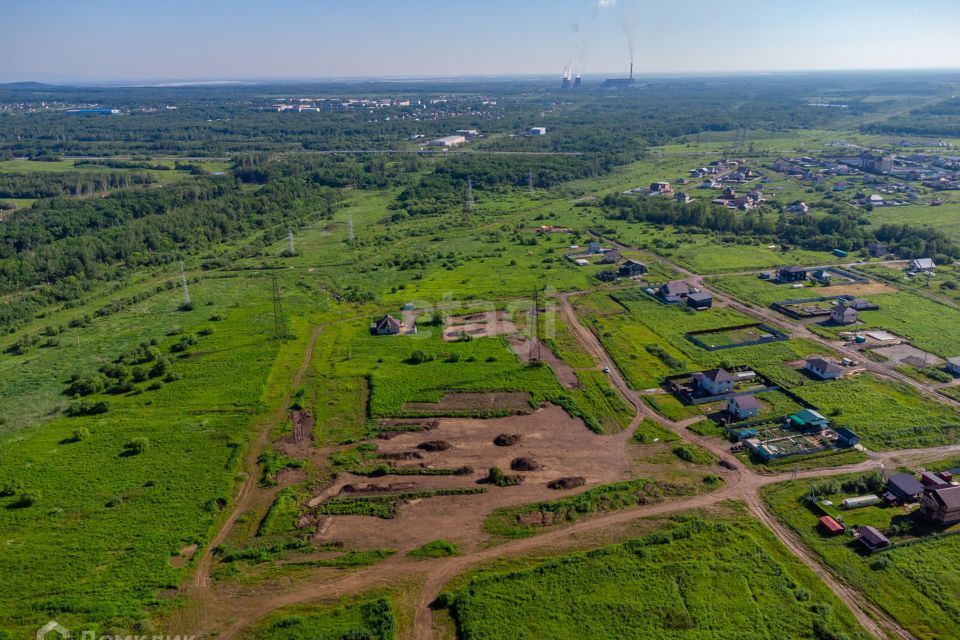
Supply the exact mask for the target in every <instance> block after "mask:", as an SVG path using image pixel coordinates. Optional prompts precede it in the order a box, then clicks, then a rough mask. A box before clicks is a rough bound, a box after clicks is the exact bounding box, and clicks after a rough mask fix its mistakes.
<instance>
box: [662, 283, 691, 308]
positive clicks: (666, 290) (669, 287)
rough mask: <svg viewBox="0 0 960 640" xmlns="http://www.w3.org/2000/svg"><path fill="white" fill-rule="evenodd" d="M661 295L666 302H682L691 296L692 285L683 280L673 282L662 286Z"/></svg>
mask: <svg viewBox="0 0 960 640" xmlns="http://www.w3.org/2000/svg"><path fill="white" fill-rule="evenodd" d="M659 295H660V298H661V299H662V300H663V301H664V302H670V303H674V302H680V301H681V300H683V299H685V298H686V297H687V296H688V295H690V285H688V284H687V283H686V282H684V281H683V280H672V281H670V282H667V283H664V284H662V285H660V291H659Z"/></svg>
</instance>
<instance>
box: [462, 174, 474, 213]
mask: <svg viewBox="0 0 960 640" xmlns="http://www.w3.org/2000/svg"><path fill="white" fill-rule="evenodd" d="M475 206H476V203H475V202H474V201H473V178H472V177H468V178H467V191H466V195H465V196H464V198H463V222H464V223H466V222H467V220H468V219H469V218H470V214H471V213H473V209H474V207H475Z"/></svg>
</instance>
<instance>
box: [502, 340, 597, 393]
mask: <svg viewBox="0 0 960 640" xmlns="http://www.w3.org/2000/svg"><path fill="white" fill-rule="evenodd" d="M538 345H539V349H538V348H537V347H538ZM510 348H511V349H513V352H514V353H515V354H517V357H518V358H520V361H521V362H530V361H531V360H535V359H537V358H538V357H539V358H540V360H541V361H543V362H546V363H547V364H548V365H550V368H551V369H553V372H554V373H555V374H556V376H557V380H559V381H560V384H562V385H563V386H564V387H566V388H567V389H578V388H580V386H581V385H580V379H579V378H577V373H576V371H574V370H573V367H571V366H570V365H569V364H567V363H566V362H564V361H563V360H561V359H560V358H558V357H557V356H556V355H555V354H554V353H553V351H551V350H550V349H549V348H548V347H547V345H545V344H543V343H542V342H540V341H539V340H538V339H537V338H518V337H513V338H510Z"/></svg>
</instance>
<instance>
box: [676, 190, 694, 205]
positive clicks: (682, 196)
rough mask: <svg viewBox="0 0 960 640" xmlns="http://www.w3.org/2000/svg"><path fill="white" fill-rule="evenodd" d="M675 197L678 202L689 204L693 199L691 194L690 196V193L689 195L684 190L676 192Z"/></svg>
mask: <svg viewBox="0 0 960 640" xmlns="http://www.w3.org/2000/svg"><path fill="white" fill-rule="evenodd" d="M673 199H674V200H676V201H677V202H679V203H680V204H687V203H688V202H690V201H691V200H693V198H691V197H690V196H688V195H687V194H686V193H684V192H683V191H678V192H677V194H676V195H675V196H673Z"/></svg>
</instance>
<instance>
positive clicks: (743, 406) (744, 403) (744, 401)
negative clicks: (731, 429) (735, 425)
mask: <svg viewBox="0 0 960 640" xmlns="http://www.w3.org/2000/svg"><path fill="white" fill-rule="evenodd" d="M727 413H729V414H730V415H732V416H734V417H735V418H736V419H737V420H746V419H747V418H755V417H757V415H759V414H760V403H759V402H758V401H757V399H756V397H754V396H752V395H745V396H734V397H732V398H730V399H728V400H727Z"/></svg>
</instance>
